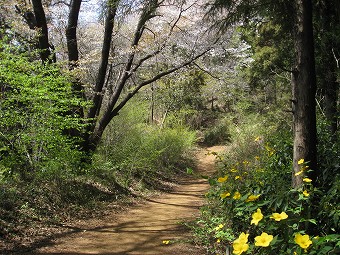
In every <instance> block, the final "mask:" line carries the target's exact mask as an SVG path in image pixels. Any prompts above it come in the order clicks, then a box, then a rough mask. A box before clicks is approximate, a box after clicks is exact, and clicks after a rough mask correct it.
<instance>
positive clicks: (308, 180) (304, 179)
mask: <svg viewBox="0 0 340 255" xmlns="http://www.w3.org/2000/svg"><path fill="white" fill-rule="evenodd" d="M302 181H304V182H312V180H311V179H309V178H303V179H302Z"/></svg>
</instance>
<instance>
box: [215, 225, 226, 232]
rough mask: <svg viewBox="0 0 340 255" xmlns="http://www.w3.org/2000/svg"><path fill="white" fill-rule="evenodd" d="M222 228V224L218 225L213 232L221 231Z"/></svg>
mask: <svg viewBox="0 0 340 255" xmlns="http://www.w3.org/2000/svg"><path fill="white" fill-rule="evenodd" d="M223 227H224V224H220V225H218V226H217V227H216V228H215V230H216V231H218V230H220V229H222V228H223Z"/></svg>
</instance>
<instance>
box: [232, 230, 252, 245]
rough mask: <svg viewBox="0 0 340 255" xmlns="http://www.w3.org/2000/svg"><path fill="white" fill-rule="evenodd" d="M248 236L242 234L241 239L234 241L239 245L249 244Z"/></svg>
mask: <svg viewBox="0 0 340 255" xmlns="http://www.w3.org/2000/svg"><path fill="white" fill-rule="evenodd" d="M248 236H249V234H246V233H244V232H242V233H241V234H240V235H239V237H238V238H237V239H236V240H235V241H234V243H235V242H237V243H247V242H248Z"/></svg>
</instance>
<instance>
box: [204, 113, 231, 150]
mask: <svg viewBox="0 0 340 255" xmlns="http://www.w3.org/2000/svg"><path fill="white" fill-rule="evenodd" d="M203 133H204V139H203V143H204V144H206V145H208V146H213V145H217V144H222V143H226V142H230V138H231V137H230V132H229V126H228V123H227V121H226V119H221V120H219V121H217V123H215V124H213V125H212V126H211V127H209V128H207V129H206V130H204V132H203Z"/></svg>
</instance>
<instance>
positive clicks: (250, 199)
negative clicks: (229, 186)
mask: <svg viewBox="0 0 340 255" xmlns="http://www.w3.org/2000/svg"><path fill="white" fill-rule="evenodd" d="M259 197H260V195H250V196H249V197H248V198H247V199H246V202H253V201H255V200H257V199H258V198H259Z"/></svg>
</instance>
